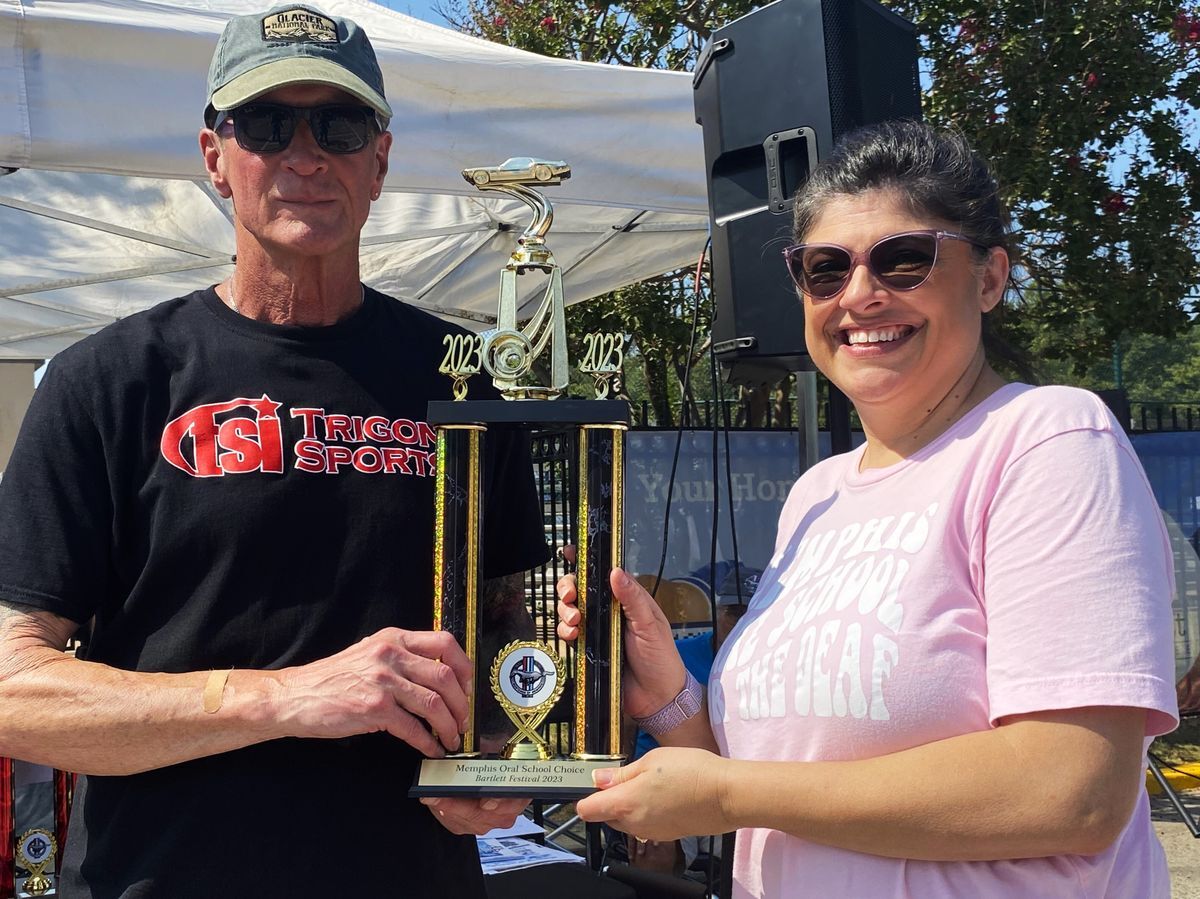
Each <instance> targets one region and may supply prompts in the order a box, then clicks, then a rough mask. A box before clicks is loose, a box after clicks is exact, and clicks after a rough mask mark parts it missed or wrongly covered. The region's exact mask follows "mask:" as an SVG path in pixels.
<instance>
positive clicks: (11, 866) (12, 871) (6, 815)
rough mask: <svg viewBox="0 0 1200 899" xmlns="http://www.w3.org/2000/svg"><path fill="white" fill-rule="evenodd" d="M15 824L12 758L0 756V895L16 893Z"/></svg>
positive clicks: (5, 895) (6, 895)
mask: <svg viewBox="0 0 1200 899" xmlns="http://www.w3.org/2000/svg"><path fill="white" fill-rule="evenodd" d="M16 826H17V822H16V818H15V810H14V809H13V763H12V759H6V758H0V896H2V897H8V896H13V895H15V894H16V884H15V882H14V878H15V877H16V841H17V835H16V833H15V832H14V831H15V828H16Z"/></svg>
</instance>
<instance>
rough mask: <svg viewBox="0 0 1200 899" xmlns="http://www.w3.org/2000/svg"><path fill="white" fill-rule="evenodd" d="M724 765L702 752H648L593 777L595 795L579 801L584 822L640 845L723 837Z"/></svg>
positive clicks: (725, 820) (726, 766)
mask: <svg viewBox="0 0 1200 899" xmlns="http://www.w3.org/2000/svg"><path fill="white" fill-rule="evenodd" d="M729 771H730V762H729V760H728V759H724V758H721V756H719V755H714V754H713V753H711V752H706V751H704V750H703V749H678V748H666V749H654V750H652V751H650V752H648V753H646V754H645V755H644V756H642V757H641V758H640V759H638V760H637V761H636V762H633V763H632V764H629V765H626V766H625V767H624V768H602V769H600V770H599V771H597V772H596V773H595V774H594V775H593V777H594V779H595V781H596V786H598V787H600V788H601V789H600V792H598V793H593V794H592V795H591V796H588V797H586V798H584V799H580V800H579V802H577V803H576V805H575V811H576V812H577V813H578V814H579V816H580V817H581V818H583V820H585V821H606V822H608V823H609V824H611V825H612V826H613V827H615V828H617V829H618V830H623V831H625V833H627V834H630V835H632V836H634V837H636V838H637V839H641V840H677V839H679V838H680V837H686V836H693V835H705V834H718V833H726V832H728V831H730V830H733V829H734V826H733V823H732V822H731V821H730V820H729V817H728V814H727V812H726V809H725V803H724V797H725V796H726V795H728V788H727V786H726V780H727V778H728V776H729Z"/></svg>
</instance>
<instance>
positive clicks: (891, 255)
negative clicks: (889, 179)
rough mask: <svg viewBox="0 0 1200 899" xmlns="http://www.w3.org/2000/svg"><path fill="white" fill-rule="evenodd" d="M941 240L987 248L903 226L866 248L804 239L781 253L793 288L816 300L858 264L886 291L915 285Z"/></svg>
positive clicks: (833, 291)
mask: <svg viewBox="0 0 1200 899" xmlns="http://www.w3.org/2000/svg"><path fill="white" fill-rule="evenodd" d="M943 240H962V241H966V242H967V243H969V244H971V245H972V246H975V247H979V248H980V249H984V250H986V249H987V247H986V246H984V245H983V244H981V243H979V242H978V241H975V240H972V239H971V238H970V237H967V236H966V235H965V234H955V233H954V232H952V231H933V230H929V231H904V232H902V233H900V234H889V235H888V236H887V237H885V238H883V239H882V240H879V241H876V243H875V244H874V245H873V246H871V248H870V249H868V250H866V251H864V252H859V253H855V252H853V251H851V250H848V249H846V247H841V246H838V245H837V244H833V243H802V244H797V245H796V246H793V247H788V248H787V249H785V250H784V251H783V258H784V259H785V260H786V262H787V267H788V274H790V275H791V276H792V280H793V281H795V282H796V286H797V287H799V288H800V289H801V290H802V291H804V292H805V293H806V294H808V295H809V296H810V297H813V298H814V299H818V300H827V299H830V298H831V297H835V296H837V295H838V294H839V293H841V292H842V291H843V290H845V289H846V285H847V284H849V283H850V276H851V275H852V274H854V270H855V269H856V268H858V266H860V265H865V266H866V267H867V271H869V272H870V273H871V274H872V275H873V276H874V277H875V280H877V281H879V283H881V284H883V285H884V286H885V287H887V288H888V289H890V290H915V289H916V288H918V287H920V286H921V285H922V284H924V283H925V281H926V279H928V278H929V276H930V274H932V272H933V267H934V265H936V264H937V254H938V244H940V243H941V242H942V241H943Z"/></svg>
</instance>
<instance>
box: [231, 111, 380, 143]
mask: <svg viewBox="0 0 1200 899" xmlns="http://www.w3.org/2000/svg"><path fill="white" fill-rule="evenodd" d="M298 118H304V119H307V120H308V123H309V127H310V128H311V130H312V134H313V137H314V138H315V139H316V142H317V144H318V146H320V147H321V149H323V150H326V151H328V152H330V153H357V152H358V151H359V150H361V149H362V148H363V147H365V146H366V145H367V142H368V141H369V140H370V137H371V121H372V114H371V113H370V112H369V111H368V110H366V109H363V108H360V107H357V106H318V107H315V108H311V109H303V108H297V107H292V106H282V105H277V104H272V103H252V104H249V105H246V106H241V107H239V108H238V109H237V110H235V112H234V114H233V127H234V134H235V135H236V137H237V141H238V144H239V145H241V147H242V149H244V150H249V151H250V152H252V153H278V152H280V151H281V150H284V149H286V148H287V146H288V144H290V143H291V142H292V138H293V137H294V136H295V135H296V120H297V119H298Z"/></svg>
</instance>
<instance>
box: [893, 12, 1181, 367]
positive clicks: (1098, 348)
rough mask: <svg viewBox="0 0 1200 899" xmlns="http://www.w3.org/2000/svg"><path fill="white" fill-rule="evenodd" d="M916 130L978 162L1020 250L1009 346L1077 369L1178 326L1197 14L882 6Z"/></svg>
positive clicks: (1174, 329) (1174, 330)
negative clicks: (910, 81)
mask: <svg viewBox="0 0 1200 899" xmlns="http://www.w3.org/2000/svg"><path fill="white" fill-rule="evenodd" d="M890 5H891V6H892V7H893V8H894V9H895V10H896V11H897V12H899V13H900V14H902V15H905V16H907V17H908V18H910V19H911V20H912V21H913V22H914V23H915V24H916V26H917V30H918V34H919V35H920V36H921V42H922V53H923V56H924V57H925V60H924V65H923V68H924V70H925V72H926V73H927V75H928V79H929V90H928V91H927V92H926V94H925V96H924V98H923V103H924V111H925V115H926V117H927V118H928V120H929V121H930V122H932V123H933V124H935V125H938V126H942V127H958V128H961V129H962V130H963V131H964V132H965V133H966V134H968V135H969V136H970V138H971V139H972V141H973V142H974V144H975V146H976V147H978V149H979V150H980V151H981V152H982V153H983V154H984V155H985V156H986V157H987V158H989V159H990V160H992V162H993V165H994V167H995V170H996V172H997V175H998V176H999V180H1000V183H1001V185H1002V190H1003V192H1004V195H1005V198H1006V200H1007V201H1008V203H1009V207H1010V209H1011V211H1012V213H1013V221H1014V226H1015V234H1016V238H1017V241H1018V244H1019V246H1020V249H1021V251H1022V260H1021V263H1022V264H1021V268H1020V269H1019V270H1018V276H1019V279H1020V282H1021V283H1022V285H1023V286H1024V288H1025V290H1024V291H1023V297H1022V298H1021V299H1020V300H1018V301H1017V302H1016V303H1015V304H1014V308H1013V309H1012V310H1011V313H1012V314H1010V315H1009V321H1010V329H1009V332H1008V336H1009V337H1010V339H1012V340H1013V342H1015V343H1017V344H1019V345H1021V346H1024V347H1025V348H1026V349H1027V350H1028V351H1029V352H1030V354H1031V355H1033V356H1034V357H1035V358H1037V359H1039V360H1046V359H1049V360H1064V361H1066V362H1068V363H1069V365H1070V370H1071V371H1073V372H1076V373H1080V372H1082V371H1083V370H1084V369H1085V368H1086V367H1087V366H1088V365H1089V364H1091V363H1094V362H1095V361H1096V360H1100V359H1102V360H1107V359H1109V358H1110V356H1111V353H1112V351H1113V348H1114V346H1116V345H1117V343H1118V342H1119V341H1121V340H1123V339H1127V338H1128V337H1129V336H1132V335H1135V334H1150V335H1158V336H1162V337H1169V336H1171V335H1173V334H1176V333H1178V332H1179V331H1181V330H1182V329H1185V328H1186V327H1187V326H1188V323H1189V314H1190V313H1191V312H1192V311H1193V308H1192V304H1193V297H1192V296H1191V293H1192V291H1193V290H1194V285H1195V284H1196V282H1197V280H1198V279H1200V265H1198V263H1197V252H1196V249H1197V246H1198V245H1200V231H1198V229H1197V213H1200V160H1198V159H1197V153H1196V151H1197V128H1196V123H1197V121H1198V119H1197V106H1198V104H1200V65H1198V62H1200V55H1198V54H1200V18H1198V17H1197V13H1196V11H1195V9H1191V8H1188V9H1180V8H1179V7H1178V6H1177V5H1175V4H1168V3H1163V2H1160V0H1086V2H1083V0H1070V2H1068V0H1054V2H1050V0H1039V2H1028V0H1019V2H1018V0H999V2H988V3H980V2H975V0H920V2H917V0H893V2H892V3H891V4H890Z"/></svg>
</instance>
